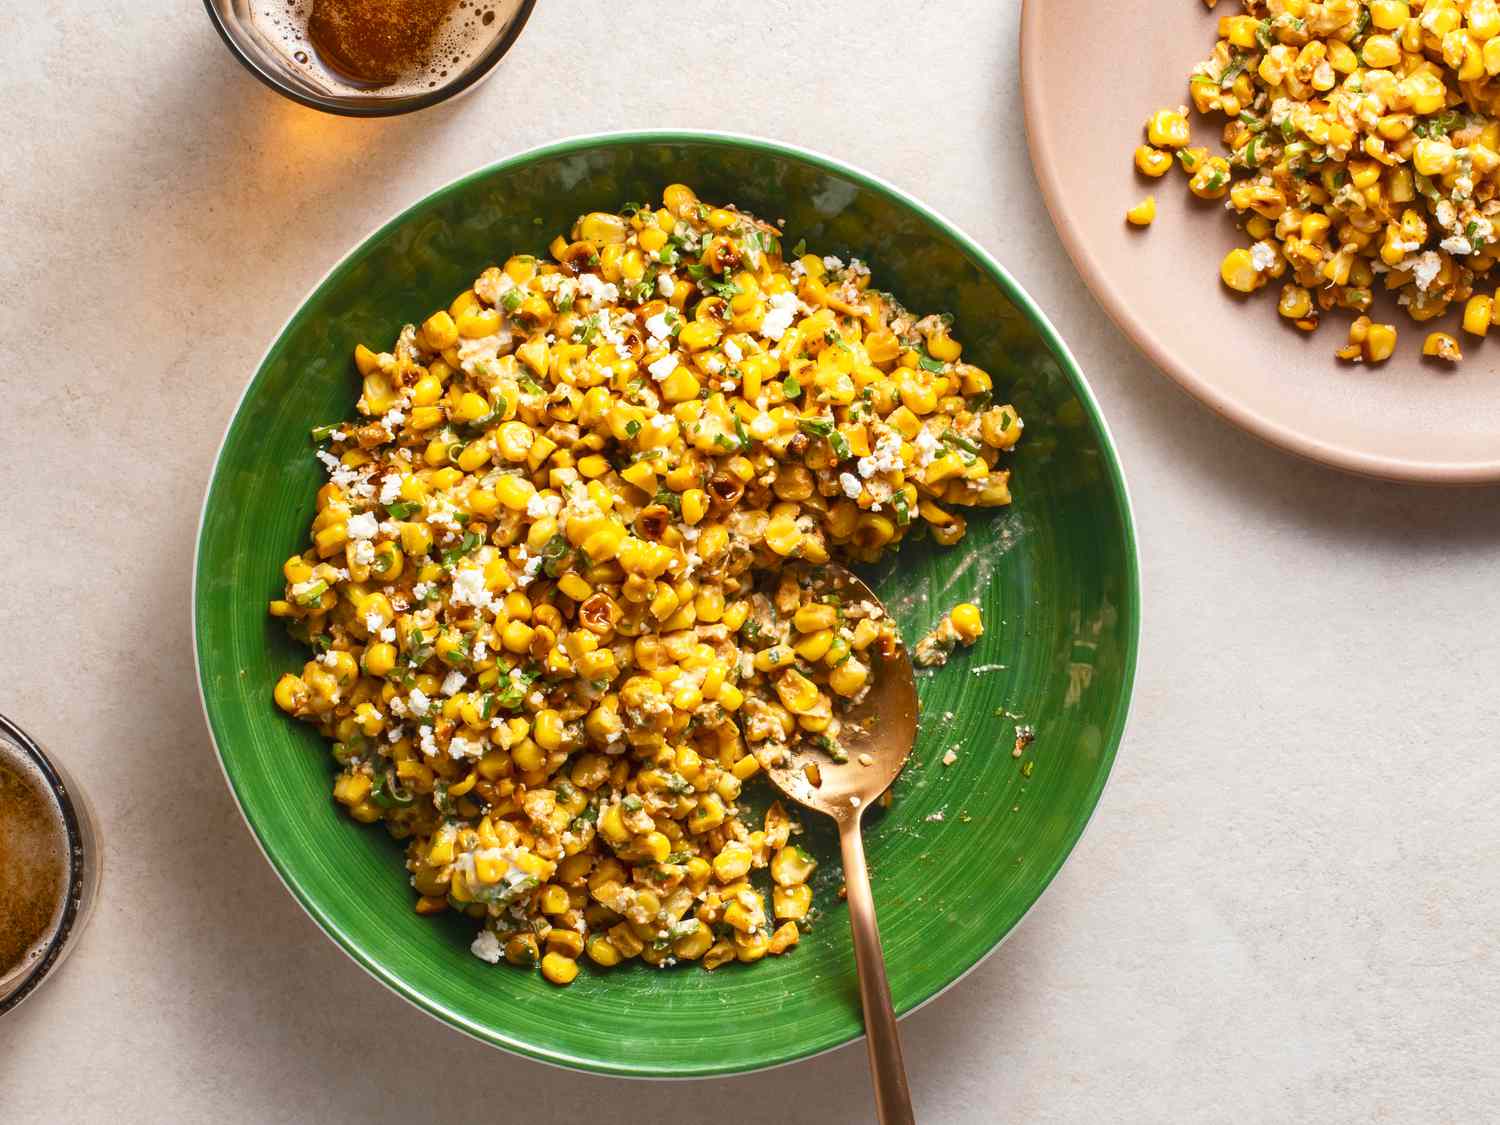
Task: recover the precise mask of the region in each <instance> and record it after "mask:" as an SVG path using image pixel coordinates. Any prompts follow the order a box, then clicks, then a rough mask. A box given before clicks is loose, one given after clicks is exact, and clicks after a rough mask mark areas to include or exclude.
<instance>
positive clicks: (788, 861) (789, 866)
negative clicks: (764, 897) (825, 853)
mask: <svg viewBox="0 0 1500 1125" xmlns="http://www.w3.org/2000/svg"><path fill="white" fill-rule="evenodd" d="M817 866H818V863H817V860H815V859H813V857H812V856H811V855H810V854H809V853H808V852H807V851H805V850H804V849H803V848H801V847H800V846H798V845H796V844H792V845H789V846H787V847H784V848H780V849H778V850H777V852H776V854H775V856H773V857H772V859H771V878H772V879H774V880H775V881H776V885H777V886H778V887H791V886H795V885H796V884H798V883H805V882H807V880H808V879H809V878H810V877H811V875H812V873H813V871H814V869H815V868H816V867H817Z"/></svg>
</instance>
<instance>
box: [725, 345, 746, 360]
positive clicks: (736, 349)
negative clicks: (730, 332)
mask: <svg viewBox="0 0 1500 1125" xmlns="http://www.w3.org/2000/svg"><path fill="white" fill-rule="evenodd" d="M724 354H725V355H727V356H728V357H729V362H730V363H738V362H739V361H740V360H742V359H744V358H745V353H744V352H742V351H741V350H740V346H739V345H738V344H736V343H735V342H734V341H733V340H725V341H724Z"/></svg>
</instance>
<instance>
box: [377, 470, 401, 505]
mask: <svg viewBox="0 0 1500 1125" xmlns="http://www.w3.org/2000/svg"><path fill="white" fill-rule="evenodd" d="M400 499H401V474H400V473H387V474H386V475H385V477H384V478H383V479H382V480H381V482H380V502H381V503H382V504H394V503H395V502H396V501H397V500H400Z"/></svg>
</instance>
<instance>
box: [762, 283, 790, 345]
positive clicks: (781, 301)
mask: <svg viewBox="0 0 1500 1125" xmlns="http://www.w3.org/2000/svg"><path fill="white" fill-rule="evenodd" d="M796 315H797V297H796V294H794V293H777V294H774V295H773V296H772V297H771V308H770V311H769V312H767V313H766V315H765V319H764V320H762V321H761V322H760V334H761V335H762V336H764V337H765V338H766V339H767V340H779V339H781V338H782V337H783V336H785V335H786V330H787V329H788V328H790V327H791V326H792V318H793V317H794V316H796Z"/></svg>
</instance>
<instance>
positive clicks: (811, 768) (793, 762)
mask: <svg viewBox="0 0 1500 1125" xmlns="http://www.w3.org/2000/svg"><path fill="white" fill-rule="evenodd" d="M827 575H828V577H827V581H828V582H829V584H830V585H831V586H832V587H833V591H834V592H835V593H836V594H838V595H839V597H840V599H841V600H842V601H843V603H844V604H845V605H848V604H849V603H851V602H860V601H864V602H869V603H870V604H871V605H880V599H879V598H877V597H876V596H875V592H874V591H873V590H871V589H870V587H869V586H867V585H865V583H864V582H862V581H861V580H860V579H859V578H857V577H855V575H853V574H852V573H850V572H849V571H848V570H846V569H844V568H843V567H841V566H837V565H833V566H829V567H828V568H827ZM881 608H882V610H884V607H883V606H882V607H881ZM887 616H889V614H887ZM870 663H871V668H870V671H871V673H872V676H871V680H870V682H869V686H868V687H867V688H866V689H865V694H864V696H863V697H862V698H860V699H859V700H858V701H857V702H856V703H854V704H853V705H852V706H850V707H849V708H848V709H847V710H845V712H844V714H843V715H842V716H840V717H841V719H842V720H843V727H842V729H841V731H840V734H839V744H840V745H841V746H842V747H843V749H844V750H845V751H847V753H848V758H847V760H846V761H842V762H835V761H834V760H833V759H832V758H831V757H829V755H828V754H826V753H825V752H823V751H821V750H800V751H797V752H795V753H789V754H787V755H786V756H785V757H784V758H783V759H782V761H781V763H780V764H779V765H777V766H774V767H772V768H770V769H768V770H767V771H766V772H767V773H768V774H769V775H770V778H771V780H772V781H773V782H774V783H775V785H776V787H777V788H778V789H780V790H781V791H782V792H783V793H785V794H786V795H787V796H788V797H790V798H791V799H792V800H794V801H796V802H797V803H798V804H799V805H804V806H806V807H807V808H810V809H816V810H817V811H818V812H821V813H824V814H825V815H827V816H831V817H832V818H833V819H834V821H835V822H837V824H838V826H839V849H840V851H841V852H842V854H843V859H844V887H845V891H846V894H847V897H848V900H849V928H850V930H851V931H852V933H853V936H854V963H855V967H856V968H857V969H858V971H859V1000H860V1006H861V1007H862V1008H863V1009H864V1015H865V1040H866V1043H867V1044H868V1046H869V1054H870V1077H871V1078H872V1079H873V1081H874V1085H875V1113H876V1117H877V1119H878V1120H879V1121H880V1125H910V1123H911V1122H914V1121H915V1118H914V1117H913V1115H912V1108H911V1091H910V1090H909V1089H908V1087H907V1082H906V1063H905V1061H904V1060H903V1059H902V1057H901V1035H900V1033H899V1032H898V1031H897V1029H896V1010H895V1008H894V1007H893V1006H892V1005H891V986H890V983H889V982H888V981H887V980H886V975H885V954H884V952H883V951H882V949H881V945H880V929H879V926H878V925H877V924H876V921H875V896H874V895H873V894H872V893H871V891H870V872H869V868H868V867H867V866H866V865H865V845H864V840H863V838H862V837H861V835H860V832H861V821H862V820H863V818H864V815H865V810H866V809H868V808H869V807H870V806H871V805H872V804H874V803H875V802H876V801H877V800H879V799H880V796H881V795H882V794H883V793H884V792H885V791H886V790H887V789H889V788H890V787H891V784H892V783H893V782H894V781H895V780H896V777H897V775H899V774H900V773H901V767H902V766H904V765H906V759H907V758H909V757H911V751H912V747H913V746H914V745H915V744H916V739H917V713H918V710H919V705H918V702H917V681H916V674H915V673H914V672H913V671H912V666H911V659H910V657H908V656H907V655H906V645H905V644H904V643H902V642H901V641H900V640H899V639H898V640H897V641H896V642H895V643H893V644H890V645H887V646H886V647H883V648H880V649H878V650H877V649H876V646H873V645H872V646H871V649H870Z"/></svg>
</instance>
